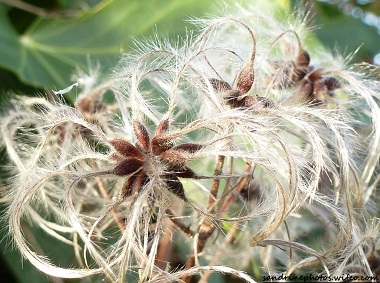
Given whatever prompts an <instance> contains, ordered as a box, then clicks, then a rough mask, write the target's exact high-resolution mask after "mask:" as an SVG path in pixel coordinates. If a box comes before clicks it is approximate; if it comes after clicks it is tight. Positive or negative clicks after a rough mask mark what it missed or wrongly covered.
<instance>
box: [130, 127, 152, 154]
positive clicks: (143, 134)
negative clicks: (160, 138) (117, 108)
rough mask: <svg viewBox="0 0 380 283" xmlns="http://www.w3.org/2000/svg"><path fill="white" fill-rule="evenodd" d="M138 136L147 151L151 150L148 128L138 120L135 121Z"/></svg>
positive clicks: (135, 130) (134, 128)
mask: <svg viewBox="0 0 380 283" xmlns="http://www.w3.org/2000/svg"><path fill="white" fill-rule="evenodd" d="M133 130H134V132H135V135H136V138H137V139H138V141H139V142H140V144H141V146H142V147H143V149H144V150H145V151H146V152H150V138H149V134H148V131H147V130H146V128H145V127H144V126H143V125H142V124H141V123H140V122H138V121H134V122H133Z"/></svg>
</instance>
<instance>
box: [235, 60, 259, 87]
mask: <svg viewBox="0 0 380 283" xmlns="http://www.w3.org/2000/svg"><path fill="white" fill-rule="evenodd" d="M254 79H255V76H254V73H253V66H252V64H251V63H249V64H247V65H246V66H245V67H244V68H243V69H242V70H241V71H240V73H239V75H238V78H237V84H236V88H237V89H238V90H240V91H241V93H243V94H245V93H247V92H248V91H249V90H250V89H251V87H252V84H253V81H254Z"/></svg>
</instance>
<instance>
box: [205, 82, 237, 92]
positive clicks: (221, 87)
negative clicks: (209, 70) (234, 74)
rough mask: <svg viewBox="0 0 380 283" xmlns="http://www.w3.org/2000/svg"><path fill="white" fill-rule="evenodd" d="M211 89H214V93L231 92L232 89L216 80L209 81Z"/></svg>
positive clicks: (225, 83) (227, 84)
mask: <svg viewBox="0 0 380 283" xmlns="http://www.w3.org/2000/svg"><path fill="white" fill-rule="evenodd" d="M209 81H210V83H211V85H212V87H213V88H214V90H215V91H217V92H225V91H227V90H231V89H232V87H231V86H230V84H229V83H227V82H225V81H222V80H218V79H209Z"/></svg>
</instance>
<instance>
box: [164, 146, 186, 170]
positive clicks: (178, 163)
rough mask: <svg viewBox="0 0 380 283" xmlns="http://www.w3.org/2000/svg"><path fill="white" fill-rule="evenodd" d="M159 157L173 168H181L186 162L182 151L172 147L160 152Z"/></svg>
mask: <svg viewBox="0 0 380 283" xmlns="http://www.w3.org/2000/svg"><path fill="white" fill-rule="evenodd" d="M159 159H160V160H161V161H163V162H167V163H168V164H169V165H170V166H172V167H175V168H182V167H184V166H185V165H186V162H187V160H186V158H185V156H184V155H183V153H181V152H179V151H177V150H172V149H169V150H167V151H165V152H163V153H161V154H160V156H159Z"/></svg>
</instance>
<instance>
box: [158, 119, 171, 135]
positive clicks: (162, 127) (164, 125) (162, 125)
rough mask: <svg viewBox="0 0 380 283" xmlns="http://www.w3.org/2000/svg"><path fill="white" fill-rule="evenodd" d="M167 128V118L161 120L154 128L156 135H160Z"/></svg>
mask: <svg viewBox="0 0 380 283" xmlns="http://www.w3.org/2000/svg"><path fill="white" fill-rule="evenodd" d="M168 130H169V119H165V120H162V121H161V122H160V124H158V126H157V129H156V136H158V135H162V134H164V133H166V132H167V131H168Z"/></svg>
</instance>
